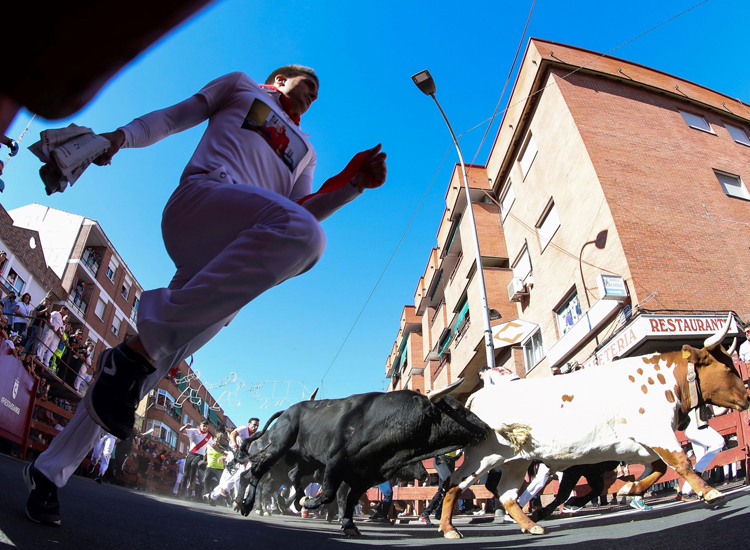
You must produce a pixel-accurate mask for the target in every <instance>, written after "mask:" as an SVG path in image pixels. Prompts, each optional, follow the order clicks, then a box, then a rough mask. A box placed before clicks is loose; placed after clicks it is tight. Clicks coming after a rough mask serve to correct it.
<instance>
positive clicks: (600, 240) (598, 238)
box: [578, 229, 607, 307]
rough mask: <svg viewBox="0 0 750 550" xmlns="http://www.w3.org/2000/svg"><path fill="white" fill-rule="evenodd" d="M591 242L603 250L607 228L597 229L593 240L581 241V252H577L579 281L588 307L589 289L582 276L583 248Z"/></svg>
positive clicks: (589, 302)
mask: <svg viewBox="0 0 750 550" xmlns="http://www.w3.org/2000/svg"><path fill="white" fill-rule="evenodd" d="M590 244H593V245H595V246H596V248H598V249H599V250H604V247H605V246H607V230H606V229H604V230H602V231H599V233H598V234H597V236H596V239H594V240H593V241H587V242H585V243H583V246H582V247H581V252H580V254H578V271H579V272H580V273H581V283H582V284H583V293H584V294H585V295H586V305H587V306H588V307H591V301H590V300H589V291H588V289H587V288H586V280H585V279H584V278H583V249H584V248H586V247H587V246H588V245H590Z"/></svg>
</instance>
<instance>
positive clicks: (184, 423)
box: [182, 415, 188, 426]
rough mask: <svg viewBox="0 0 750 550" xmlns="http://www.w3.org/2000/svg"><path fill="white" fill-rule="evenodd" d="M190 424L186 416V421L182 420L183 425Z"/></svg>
mask: <svg viewBox="0 0 750 550" xmlns="http://www.w3.org/2000/svg"><path fill="white" fill-rule="evenodd" d="M187 423H188V416H187V415H185V417H184V419H183V420H182V425H183V426H184V425H186V424H187Z"/></svg>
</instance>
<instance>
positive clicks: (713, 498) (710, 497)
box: [703, 489, 724, 504]
mask: <svg viewBox="0 0 750 550" xmlns="http://www.w3.org/2000/svg"><path fill="white" fill-rule="evenodd" d="M703 499H704V500H705V501H706V504H716V503H718V502H720V501H721V500H723V499H724V493H722V492H721V491H717V490H716V489H711V490H710V491H709V492H708V493H706V494H705V495H704V496H703Z"/></svg>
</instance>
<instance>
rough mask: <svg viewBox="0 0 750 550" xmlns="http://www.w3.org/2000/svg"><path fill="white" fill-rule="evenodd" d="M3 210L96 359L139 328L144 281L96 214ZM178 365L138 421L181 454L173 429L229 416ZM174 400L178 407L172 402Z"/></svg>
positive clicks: (182, 440) (36, 207)
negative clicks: (29, 243) (44, 268)
mask: <svg viewBox="0 0 750 550" xmlns="http://www.w3.org/2000/svg"><path fill="white" fill-rule="evenodd" d="M8 214H9V215H10V216H11V217H12V220H13V223H14V224H15V225H14V226H10V225H8V226H9V227H11V228H12V230H13V232H15V233H18V234H19V235H21V236H22V238H21V237H19V238H18V239H20V240H24V239H28V238H30V237H29V236H36V239H37V241H38V242H39V243H40V247H38V249H37V251H32V252H34V254H36V255H37V256H39V257H40V259H38V260H37V263H39V262H45V259H46V263H48V264H49V268H48V269H49V270H50V271H51V272H52V274H53V275H55V276H56V277H59V279H58V282H57V287H60V288H59V290H57V287H53V288H55V289H56V291H55V295H56V296H57V297H58V299H59V300H60V303H61V304H62V303H65V305H67V306H68V309H69V311H70V316H71V321H72V324H73V328H74V329H76V328H81V329H82V330H83V336H84V337H88V338H91V339H92V340H93V341H94V342H96V349H95V352H94V356H93V357H92V364H93V365H96V361H97V359H98V357H99V354H100V353H101V352H102V351H103V350H104V349H107V348H110V347H113V346H116V345H117V344H119V343H120V342H122V341H124V340H126V339H127V338H130V337H131V336H134V335H135V334H137V329H136V322H137V320H138V305H139V303H140V299H141V294H142V293H143V287H142V286H141V285H140V283H138V280H137V279H136V278H135V276H134V275H133V273H132V272H131V271H130V269H129V268H128V266H127V264H126V263H125V261H124V260H123V258H122V257H121V256H120V255H119V253H118V252H117V250H116V249H115V247H114V245H113V244H112V243H111V242H110V240H109V239H108V238H107V235H106V234H105V233H104V230H103V229H102V228H101V226H100V225H99V223H98V222H97V221H96V220H93V219H91V218H86V217H84V216H80V215H77V214H71V213H69V212H64V211H62V210H57V209H55V208H50V207H47V206H43V205H40V204H29V205H26V206H23V207H20V208H16V209H14V210H11V211H10V212H9V213H8ZM1 221H2V220H1V219H0V222H1ZM15 233H12V232H11V233H10V234H15ZM3 235H5V233H3ZM18 239H16V240H18ZM3 242H4V241H3ZM41 251H43V253H42V252H41ZM45 265H46V264H45ZM7 269H10V267H8V268H7ZM39 269H41V268H39ZM60 281H61V283H60ZM43 295H44V294H43V293H42V294H41V295H40V296H39V299H41V298H42V297H43ZM179 371H180V374H178V375H177V376H175V377H174V378H173V379H172V380H170V379H167V378H165V379H164V380H162V381H160V382H159V384H158V385H157V387H156V388H155V389H154V390H153V391H152V392H150V394H149V395H148V396H146V397H145V398H144V399H143V400H142V402H141V403H140V405H139V408H138V411H137V414H138V419H139V425H138V426H137V427H138V428H139V429H140V430H141V431H144V432H145V431H148V430H150V429H152V428H153V429H154V431H153V436H152V437H153V438H154V439H157V440H159V441H161V442H162V443H164V444H165V445H166V446H168V447H170V448H171V449H174V450H178V451H180V452H183V450H184V448H185V446H186V445H187V437H186V436H184V435H183V436H179V434H178V431H179V428H180V427H181V426H182V425H184V424H190V423H192V424H193V425H198V424H200V422H201V420H202V419H204V418H206V419H208V420H209V422H210V423H211V424H212V425H213V427H214V429H215V428H216V427H217V426H218V425H219V424H220V423H223V424H230V425H232V422H231V420H229V419H228V418H227V417H226V416H225V415H224V412H223V411H222V409H221V407H220V406H218V404H217V403H216V400H215V398H214V397H213V396H212V395H211V394H210V392H209V391H208V390H206V388H205V387H204V386H203V385H202V384H201V383H200V381H199V380H197V379H195V376H194V374H195V373H194V372H193V371H192V369H191V368H190V367H189V366H188V364H187V363H186V362H184V361H183V362H182V363H181V364H180V366H179ZM175 380H176V381H177V382H178V383H175ZM176 402H177V403H180V404H182V406H175V403H176Z"/></svg>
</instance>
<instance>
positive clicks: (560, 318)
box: [555, 290, 581, 336]
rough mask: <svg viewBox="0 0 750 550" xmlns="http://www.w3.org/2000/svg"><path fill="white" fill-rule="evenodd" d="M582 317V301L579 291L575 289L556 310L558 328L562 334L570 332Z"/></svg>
mask: <svg viewBox="0 0 750 550" xmlns="http://www.w3.org/2000/svg"><path fill="white" fill-rule="evenodd" d="M580 317H581V301H580V300H579V299H578V291H575V290H574V291H573V292H572V293H571V294H570V295H569V296H568V297H567V298H565V300H564V301H563V304H562V305H561V306H560V307H559V308H557V309H556V310H555V318H556V319H557V328H558V330H559V331H560V336H562V335H563V334H565V333H566V332H568V331H569V330H570V329H571V328H572V327H573V325H575V324H576V322H577V321H578V319H579V318H580Z"/></svg>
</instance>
